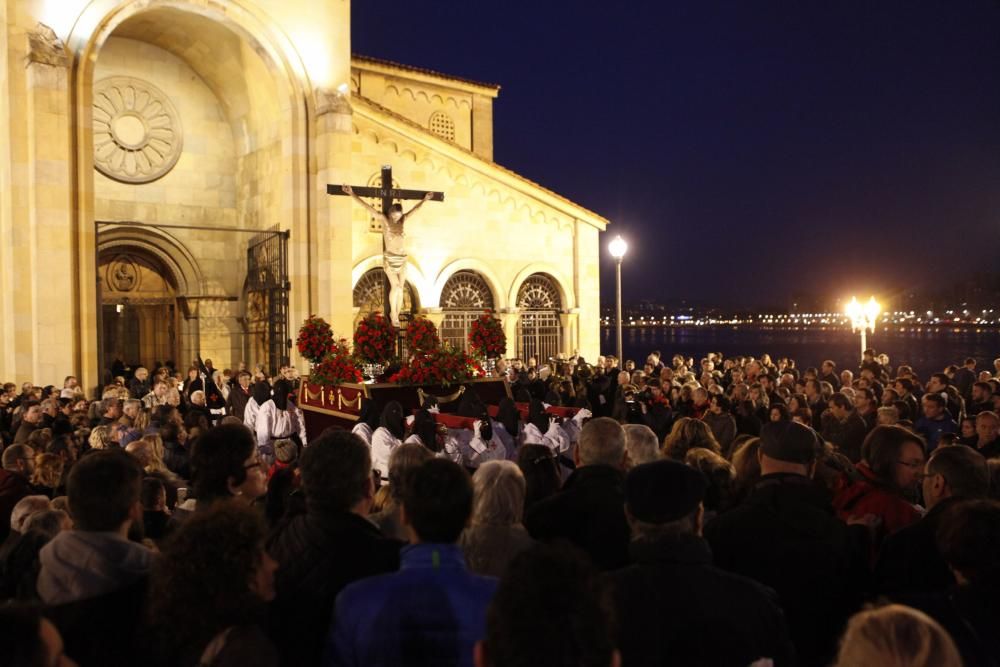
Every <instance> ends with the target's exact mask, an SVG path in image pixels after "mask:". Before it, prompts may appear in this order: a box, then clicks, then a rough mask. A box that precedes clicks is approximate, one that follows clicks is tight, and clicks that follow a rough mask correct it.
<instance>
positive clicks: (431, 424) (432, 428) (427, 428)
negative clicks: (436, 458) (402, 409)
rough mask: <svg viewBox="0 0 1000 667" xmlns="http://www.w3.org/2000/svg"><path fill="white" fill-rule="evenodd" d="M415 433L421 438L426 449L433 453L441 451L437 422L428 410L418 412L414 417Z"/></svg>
mask: <svg viewBox="0 0 1000 667" xmlns="http://www.w3.org/2000/svg"><path fill="white" fill-rule="evenodd" d="M413 433H414V435H416V436H418V437H419V438H420V442H422V443H423V445H424V447H426V448H427V449H429V450H431V451H432V452H439V451H441V447H440V446H439V445H438V441H437V422H436V421H434V415H432V414H431V413H430V412H428V411H427V410H417V413H416V414H415V415H414V416H413Z"/></svg>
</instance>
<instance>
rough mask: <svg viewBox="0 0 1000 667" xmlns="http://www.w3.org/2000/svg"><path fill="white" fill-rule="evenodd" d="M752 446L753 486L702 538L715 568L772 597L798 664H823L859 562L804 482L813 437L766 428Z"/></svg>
mask: <svg viewBox="0 0 1000 667" xmlns="http://www.w3.org/2000/svg"><path fill="white" fill-rule="evenodd" d="M760 441H761V445H760V454H759V457H760V467H761V473H762V474H761V478H760V481H759V482H758V483H757V485H756V486H755V487H754V489H753V491H752V492H751V494H750V496H749V497H748V498H747V499H746V500H744V501H743V503H741V504H740V505H738V506H737V507H734V508H733V509H731V510H729V511H728V512H725V513H723V514H720V515H719V516H717V517H716V518H715V519H713V520H712V521H711V522H709V524H708V525H707V526H705V537H706V538H707V540H708V542H709V544H710V545H711V547H712V553H713V555H714V556H715V564H716V565H717V566H718V567H721V568H723V569H726V570H729V571H730V572H735V573H737V574H741V575H743V576H747V577H750V578H752V579H755V580H757V581H758V582H760V583H762V584H764V585H765V586H769V587H770V588H773V589H774V590H775V591H776V592H777V594H778V598H779V600H780V602H781V606H782V608H783V609H784V610H785V617H786V618H787V619H788V626H789V630H790V632H791V637H792V641H793V642H794V644H795V647H796V651H797V654H798V656H799V663H800V664H804V665H819V664H828V663H829V662H830V658H831V657H832V656H833V654H834V651H835V647H836V641H837V638H838V637H839V636H840V633H841V631H842V630H843V627H844V623H845V622H846V620H847V618H848V616H849V615H850V613H851V612H852V611H854V609H855V607H856V606H857V603H858V602H859V599H858V598H859V597H860V594H859V592H858V589H859V588H860V587H863V586H864V585H865V584H866V583H867V582H866V581H864V579H861V578H860V577H858V578H856V577H855V576H854V566H855V564H856V563H857V562H858V560H859V557H858V555H857V550H856V549H855V548H854V545H853V543H852V540H851V536H850V534H849V533H848V528H847V526H846V525H845V524H844V523H843V522H842V521H840V519H838V518H837V516H836V515H835V514H834V511H833V507H832V505H831V499H830V495H829V493H828V492H827V491H826V489H824V488H822V487H820V486H819V485H818V484H816V483H814V482H813V480H812V479H811V476H812V474H813V472H814V470H815V466H816V459H817V455H818V452H819V451H820V446H821V444H820V441H819V438H818V436H817V435H816V433H815V432H814V431H813V430H812V429H810V428H808V427H806V426H803V425H801V424H798V423H795V422H772V423H770V424H765V425H764V426H763V427H762V428H761V434H760ZM858 579H860V580H858Z"/></svg>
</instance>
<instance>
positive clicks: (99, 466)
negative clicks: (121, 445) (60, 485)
mask: <svg viewBox="0 0 1000 667" xmlns="http://www.w3.org/2000/svg"><path fill="white" fill-rule="evenodd" d="M142 476H143V475H142V468H141V467H140V466H139V463H138V462H137V461H136V460H135V458H134V457H132V456H129V455H128V454H126V453H125V452H124V451H122V450H120V449H103V450H99V451H94V452H91V453H90V454H88V455H87V456H84V457H81V458H80V460H79V461H77V462H76V464H74V465H73V468H72V469H71V470H70V473H69V478H68V479H67V481H66V495H67V497H68V501H69V507H70V510H71V511H72V513H73V523H74V525H75V527H76V528H77V529H79V530H87V531H93V532H111V531H116V530H118V528H119V527H120V526H121V525H122V522H124V521H125V520H126V519H128V515H129V512H130V511H131V509H132V506H133V505H135V503H136V502H137V501H138V500H139V492H140V488H141V486H142Z"/></svg>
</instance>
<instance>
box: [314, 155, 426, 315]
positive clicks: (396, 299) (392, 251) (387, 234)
mask: <svg viewBox="0 0 1000 667" xmlns="http://www.w3.org/2000/svg"><path fill="white" fill-rule="evenodd" d="M326 192H327V194H331V195H339V194H345V195H348V196H350V197H353V198H354V200H355V201H356V202H358V203H359V204H361V205H362V206H364V207H365V208H366V209H367V210H368V211H369V212H370V213H371V214H372V215H373V216H374V217H375V219H376V220H378V221H379V222H381V223H382V267H383V269H384V270H385V275H386V277H387V278H388V280H389V295H388V299H387V301H388V304H387V305H388V307H389V318H390V319H391V320H392V324H393V325H394V326H396V327H398V326H399V313H400V311H401V310H402V309H403V295H404V290H405V289H406V247H405V244H404V237H405V235H406V234H405V231H404V229H403V225H404V223H405V222H406V221H407V220H408V219H409V217H410V216H412V215H413V213H414V212H415V211H416V210H417V209H418V208H420V207H421V206H423V204H424V202H426V201H429V200H435V201H444V193H443V192H422V191H419V190H398V189H393V187H392V167H388V166H386V167H382V187H380V188H371V187H358V188H356V189H355V188H353V187H352V186H350V185H342V186H340V189H339V191H338V190H337V189H336V186H332V185H328V186H327V189H326ZM362 196H365V197H379V198H380V199H381V200H382V210H381V211H379V210H378V209H376V208H375V207H374V206H372V205H371V204H369V203H368V202H366V201H365V200H364V199H362V198H361V197H362ZM393 199H419V200H420V201H419V202H417V204H416V205H415V206H414V207H413V208H411V209H410V210H409V211H407V212H406V213H403V207H402V205H400V204H394V203H392V200H393Z"/></svg>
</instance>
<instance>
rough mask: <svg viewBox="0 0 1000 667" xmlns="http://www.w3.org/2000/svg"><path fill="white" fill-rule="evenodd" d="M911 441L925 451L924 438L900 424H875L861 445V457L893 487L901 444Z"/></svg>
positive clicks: (877, 475) (879, 477)
mask: <svg viewBox="0 0 1000 667" xmlns="http://www.w3.org/2000/svg"><path fill="white" fill-rule="evenodd" d="M908 442H912V443H914V444H915V445H918V446H919V447H920V450H921V451H923V452H926V451H927V445H926V444H925V443H924V439H923V438H921V437H920V436H919V435H917V434H916V433H914V432H913V431H909V430H907V429H905V428H903V427H902V426H885V425H881V426H876V427H875V428H874V429H872V432H871V433H869V434H868V436H867V437H866V438H865V441H864V443H862V445H861V458H862V459H864V460H865V461H867V462H868V467H869V468H870V469H871V471H872V472H873V473H875V476H876V477H877V478H878V479H879V481H881V482H882V483H883V484H885V485H887V486H890V487H893V488H894V487H895V485H896V484H895V482H894V476H893V471H894V470H895V467H896V466H897V465H898V463H899V456H900V451H901V450H902V449H903V445H905V444H906V443H908Z"/></svg>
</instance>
